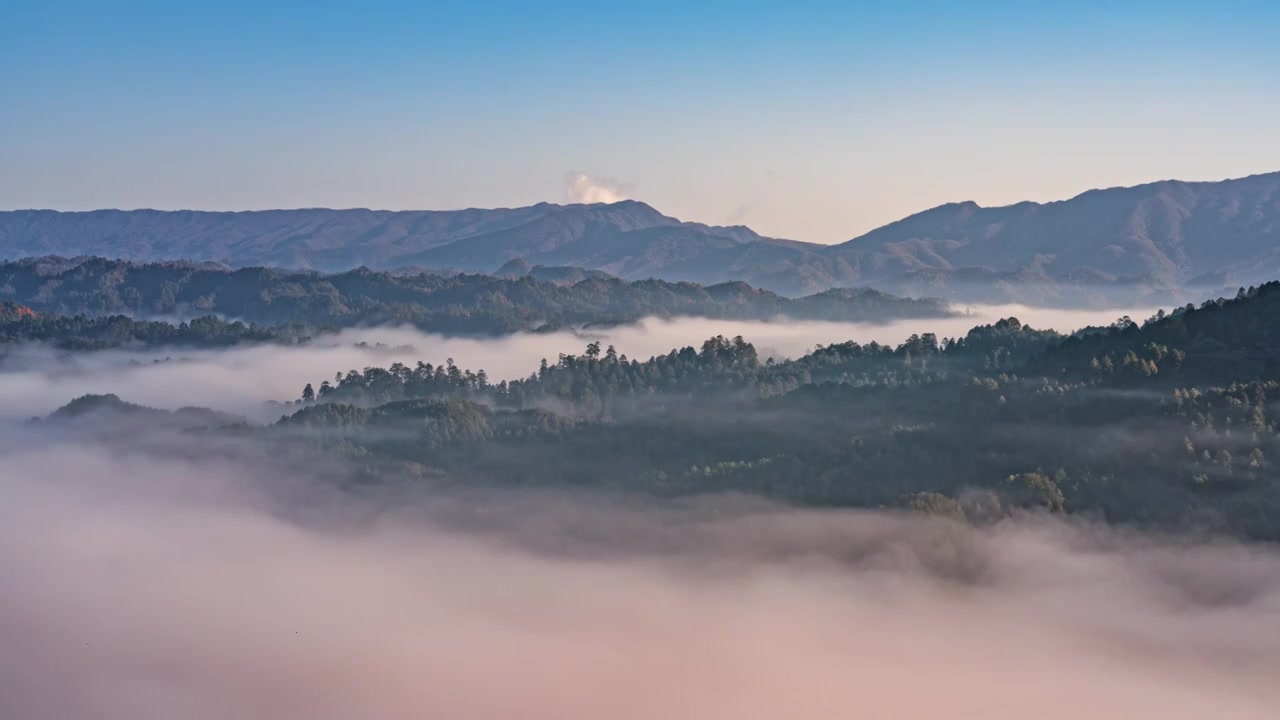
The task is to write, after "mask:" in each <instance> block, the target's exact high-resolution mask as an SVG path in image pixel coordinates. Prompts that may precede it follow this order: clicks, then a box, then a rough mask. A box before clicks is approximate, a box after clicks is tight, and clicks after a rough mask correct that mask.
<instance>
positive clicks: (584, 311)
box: [0, 258, 951, 334]
mask: <svg viewBox="0 0 1280 720" xmlns="http://www.w3.org/2000/svg"><path fill="white" fill-rule="evenodd" d="M0 300H3V301H9V302H14V303H18V304H21V305H25V306H28V307H30V308H32V309H33V310H35V311H38V312H48V313H53V314H61V315H88V316H95V315H114V314H125V315H130V316H134V317H145V316H149V315H185V316H194V315H209V314H216V315H220V316H229V317H236V318H242V319H244V320H245V321H247V322H254V323H259V324H263V325H278V324H288V323H294V324H302V325H312V326H314V325H335V326H341V327H348V326H353V325H373V324H385V323H411V324H414V325H417V326H418V327H420V328H422V329H424V330H431V331H435V332H443V333H456V334H497V333H508V332H515V331H520V330H527V329H536V328H540V327H548V328H555V327H564V326H581V325H587V324H596V325H609V324H620V323H627V322H634V321H636V320H638V319H640V318H643V317H647V316H651V315H656V316H666V317H670V316H700V317H709V318H720V319H753V320H768V319H771V318H774V317H778V316H785V317H790V318H794V319H804V320H840V321H861V322H880V321H888V320H893V319H898V318H922V317H944V316H947V315H950V314H951V311H950V310H949V308H948V307H947V305H946V304H945V303H943V302H942V301H939V300H931V299H911V298H898V297H894V296H892V295H887V294H885V293H881V292H877V291H875V290H870V289H856V290H853V289H839V290H830V291H827V292H824V293H820V294H817V295H811V296H808V297H803V298H795V299H791V298H786V297H783V296H780V295H776V294H774V293H771V292H768V291H765V290H758V289H755V288H752V287H751V286H749V285H747V284H745V283H741V282H730V283H724V284H720V285H711V286H702V285H696V284H693V283H685V282H678V283H676V282H665V281H660V280H644V281H637V282H626V281H623V280H619V279H616V278H610V277H596V276H593V277H588V278H586V279H584V280H582V281H580V282H576V283H571V284H567V283H557V282H549V281H544V280H539V279H536V278H534V277H529V276H525V277H514V278H513V277H492V276H487V275H453V276H444V275H434V274H427V273H423V274H418V275H403V274H393V273H388V272H373V271H371V270H367V269H364V268H361V269H358V270H353V271H350V272H345V273H340V274H336V275H325V274H321V273H316V272H298V271H284V270H271V269H267V268H243V269H239V270H228V269H224V268H218V267H210V266H208V265H207V264H204V265H200V264H193V263H185V262H175V263H153V264H135V263H130V262H125V261H119V260H106V259H101V258H76V259H65V258H39V259H27V260H21V261H14V262H5V263H0Z"/></svg>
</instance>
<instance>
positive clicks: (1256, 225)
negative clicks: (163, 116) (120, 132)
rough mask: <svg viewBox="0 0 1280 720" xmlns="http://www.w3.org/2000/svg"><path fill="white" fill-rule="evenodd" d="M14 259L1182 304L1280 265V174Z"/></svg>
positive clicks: (30, 240)
mask: <svg viewBox="0 0 1280 720" xmlns="http://www.w3.org/2000/svg"><path fill="white" fill-rule="evenodd" d="M0 253H3V255H0V257H6V258H11V259H13V258H19V257H25V256H40V255H49V254H56V255H68V256H71V255H101V256H106V257H119V258H123V259H127V260H136V261H167V260H180V259H193V260H210V261H217V262H222V263H226V264H229V265H231V266H235V267H244V266H254V265H267V266H275V267H288V268H310V269H318V270H323V271H328V272H341V271H346V270H351V269H354V268H356V267H359V266H368V267H372V268H375V269H393V268H397V267H403V266H415V265H416V266H422V267H428V268H440V269H454V270H462V271H467V272H484V273H492V272H495V271H496V270H497V269H498V268H499V267H500V266H502V265H504V264H505V263H508V262H510V261H513V260H523V261H525V262H527V263H529V264H531V265H546V266H573V267H579V268H583V269H586V270H600V271H603V272H606V273H609V274H611V275H616V276H618V277H621V278H624V279H630V280H638V279H647V278H660V279H665V280H675V281H681V280H686V281H692V282H699V283H704V284H707V283H719V282H725V281H729V280H744V281H746V282H749V283H751V284H752V285H755V286H757V287H761V288H765V289H769V290H773V291H775V292H780V293H783V294H804V293H812V292H816V291H820V290H824V289H828V288H831V287H840V286H849V285H869V286H873V287H878V288H881V289H885V290H889V291H891V292H895V293H898V294H908V295H931V296H932V295H940V296H945V297H952V298H963V299H971V300H972V299H976V300H1006V299H1018V300H1024V301H1034V302H1086V301H1093V302H1108V301H1110V302H1126V301H1132V300H1133V299H1134V298H1136V297H1148V298H1153V299H1155V300H1157V301H1159V302H1168V301H1171V300H1175V299H1177V298H1178V297H1179V295H1178V294H1177V292H1175V291H1176V290H1177V289H1179V288H1184V287H1191V288H1203V289H1207V290H1217V289H1221V288H1222V287H1225V286H1226V285H1227V284H1230V283H1235V284H1248V283H1256V282H1260V281H1262V280H1265V279H1269V278H1270V277H1272V276H1274V275H1275V274H1276V272H1277V270H1278V269H1280V173H1271V174H1267V175H1256V176H1252V177H1247V178H1240V179H1235V180H1225V181H1222V182H1180V181H1165V182H1157V183H1150V184H1147V185H1140V186H1137V187H1128V188H1109V189H1104V190H1090V191H1088V192H1085V193H1083V194H1081V195H1079V196H1077V197H1074V198H1071V199H1069V200H1063V201H1060V202H1051V203H1043V204H1042V203H1033V202H1024V203H1018V204H1016V205H1011V206H1008V207H996V208H983V207H980V206H978V205H977V204H975V203H973V202H963V203H954V204H949V205H943V206H941V207H937V208H934V209H932V210H927V211H924V212H921V213H918V214H916V215H912V216H910V217H907V218H904V219H902V220H899V221H897V222H894V223H891V224H889V225H886V226H884V227H881V228H879V229H876V230H873V231H872V232H870V233H867V234H865V235H863V236H861V237H858V238H855V239H853V240H850V241H849V242H847V243H843V244H840V245H834V246H825V245H818V244H813V243H803V242H796V241H791V240H779V239H776V238H767V237H762V236H760V235H758V234H757V233H755V232H753V231H751V230H750V229H748V228H745V227H716V226H709V225H702V224H699V223H689V222H681V221H679V220H676V219H675V218H671V217H668V216H665V215H663V214H662V213H660V212H658V211H657V210H655V209H654V208H652V207H650V206H648V205H646V204H644V203H641V202H636V201H633V200H627V201H623V202H618V203H614V204H596V205H553V204H549V203H541V204H538V205H533V206H530V207H524V208H510V209H506V208H504V209H494V210H479V209H470V210H453V211H403V212H392V211H376V210H363V209H359V210H328V209H305V210H270V211H260V212H196V211H173V212H164V211H156V210H134V211H119V210H99V211H93V212H68V213H63V212H55V211H48V210H20V211H11V212H0Z"/></svg>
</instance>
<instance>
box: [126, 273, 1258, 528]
mask: <svg viewBox="0 0 1280 720" xmlns="http://www.w3.org/2000/svg"><path fill="white" fill-rule="evenodd" d="M1275 301H1276V286H1272V285H1267V286H1263V287H1261V288H1254V289H1251V290H1246V291H1244V292H1242V293H1241V294H1240V296H1239V297H1238V298H1237V299H1233V300H1228V301H1222V302H1214V303H1211V304H1209V305H1206V306H1204V307H1202V308H1192V309H1186V308H1183V309H1182V310H1180V311H1179V312H1178V313H1176V314H1175V315H1176V316H1175V317H1161V316H1158V317H1156V318H1153V319H1152V320H1150V321H1148V322H1146V323H1144V324H1141V325H1139V324H1137V323H1133V322H1131V321H1127V320H1124V321H1120V322H1117V323H1115V324H1114V325H1113V326H1111V327H1108V328H1092V329H1088V330H1086V331H1084V332H1082V333H1079V334H1077V335H1075V336H1072V337H1071V338H1066V339H1064V338H1063V337H1061V336H1059V335H1058V334H1057V333H1054V332H1052V331H1040V330H1035V329H1033V328H1029V327H1027V326H1025V325H1023V324H1022V323H1020V322H1018V321H1017V320H1014V319H1007V320H1002V321H1000V322H997V323H994V324H991V325H985V326H981V327H977V328H974V329H973V330H971V331H970V332H969V333H967V334H966V335H965V336H964V337H963V338H954V339H945V338H942V339H940V338H938V337H936V336H934V335H930V334H922V335H918V336H914V337H912V338H910V339H908V340H907V341H906V342H904V343H902V344H900V345H898V346H896V347H888V346H885V345H880V344H876V343H868V344H865V345H863V344H858V343H837V344H833V345H829V346H826V347H820V348H818V349H816V350H815V351H813V352H811V353H809V354H807V355H805V356H803V357H800V358H796V359H794V360H781V361H772V360H769V359H762V357H761V355H760V353H759V352H758V351H757V350H756V348H755V347H754V346H752V345H751V344H750V343H749V342H747V341H746V340H744V339H742V338H725V337H720V336H717V337H713V338H710V339H708V340H707V341H706V342H704V343H703V344H702V345H701V346H700V347H687V348H681V349H676V350H672V351H671V352H669V353H665V354H662V355H657V356H654V357H651V358H648V359H645V360H640V359H635V358H628V357H626V356H625V355H622V354H620V353H618V352H616V351H615V350H614V349H613V348H610V347H607V346H605V347H602V346H601V344H599V343H591V344H590V345H588V346H587V347H586V349H585V350H584V351H583V352H582V353H580V354H572V355H563V356H560V357H558V358H556V359H555V360H554V361H544V362H543V363H542V364H541V366H540V367H538V368H536V369H534V368H530V374H529V375H528V376H527V377H525V378H522V379H518V380H514V381H502V382H493V381H491V380H490V379H489V378H488V376H487V375H486V374H485V373H484V371H483V370H480V369H476V370H471V369H464V368H461V367H459V366H458V365H457V364H456V363H454V362H452V361H450V360H447V359H446V360H445V361H444V362H443V363H440V364H431V363H428V362H420V363H417V364H415V365H412V366H410V365H406V364H396V365H392V366H390V367H387V368H365V369H362V370H351V371H348V372H345V373H338V374H337V375H335V376H334V377H333V378H332V379H328V380H325V381H324V382H319V383H317V382H315V381H314V380H319V379H318V378H317V379H314V380H313V382H311V383H308V384H306V387H305V388H304V389H303V393H302V397H301V398H300V399H299V400H298V401H296V402H294V403H292V404H291V406H290V407H287V408H284V411H285V412H284V414H285V415H286V416H285V417H284V418H282V419H281V420H280V421H279V422H278V423H276V424H274V425H271V426H268V427H265V428H260V429H258V430H255V431H252V434H253V435H254V437H256V438H259V439H261V440H262V441H263V442H266V443H269V444H279V446H280V447H282V448H289V449H291V451H297V450H298V448H300V447H301V448H308V449H307V451H306V452H308V453H310V454H313V455H314V454H315V453H339V454H342V455H344V456H346V457H348V458H349V459H350V460H351V461H353V462H354V463H355V466H356V467H357V468H359V471H358V472H360V473H362V477H363V478H365V479H376V478H378V477H390V475H389V474H394V475H396V476H400V475H403V474H404V473H406V472H407V473H409V474H410V475H414V476H417V477H420V478H422V479H423V481H424V482H431V483H458V484H467V485H470V484H485V485H488V484H500V485H530V486H538V485H569V486H581V487H602V486H604V487H609V488H618V489H623V490H626V491H631V492H642V493H656V494H660V495H683V494H698V493H709V492H745V493H753V494H759V495H763V496H767V497H770V498H774V499H777V500H780V501H784V502H790V503H801V504H806V505H813V506H818V507H831V506H839V507H871V508H876V507H899V508H911V509H915V510H918V511H922V512H931V513H937V514H941V515H946V516H950V517H956V518H964V519H967V520H973V521H987V520H990V519H993V518H998V517H1001V516H1003V515H1004V514H1006V513H1008V512H1009V511H1010V510H1011V509H1016V508H1024V507H1036V508H1040V509H1043V510H1046V511H1050V512H1068V513H1079V514H1083V515H1087V516H1090V517H1099V518H1104V519H1107V520H1109V521H1114V522H1121V523H1133V524H1140V525H1143V526H1148V527H1159V528H1166V529H1178V530H1187V529H1197V528H1204V529H1209V530H1212V531H1217V532H1228V533H1231V534H1235V535H1240V536H1245V537H1250V538H1263V539H1270V540H1277V539H1280V468H1278V467H1277V465H1276V460H1277V458H1280V408H1277V407H1276V398H1280V382H1277V379H1276V378H1273V377H1271V376H1270V375H1269V373H1270V372H1271V371H1272V370H1273V369H1274V367H1275V358H1276V356H1277V353H1278V352H1280V351H1277V349H1276V348H1275V346H1273V345H1270V344H1269V342H1270V341H1269V340H1267V338H1269V337H1271V334H1273V333H1274V329H1273V328H1270V327H1269V324H1268V322H1267V321H1266V319H1265V311H1266V309H1267V308H1268V307H1269V305H1270V304H1271V303H1274V302H1275ZM1179 328H1182V329H1181V330H1180V329H1179ZM1250 328H1252V329H1253V330H1254V331H1256V333H1254V334H1251V333H1250V331H1249V329H1250ZM1184 331H1185V336H1184V335H1183V333H1184ZM1180 337H1181V338H1183V339H1182V340H1179V338H1180ZM1206 343H1210V344H1212V343H1219V344H1218V345H1213V350H1212V352H1213V353H1215V355H1213V356H1212V357H1230V356H1233V355H1240V356H1245V357H1248V358H1249V362H1236V363H1230V362H1211V361H1209V360H1207V359H1206V360H1203V361H1202V360H1200V359H1198V353H1200V352H1201V351H1202V348H1203V347H1204V346H1205V344H1206ZM1135 348H1136V350H1135ZM1147 349H1150V351H1149V352H1148V350H1147ZM1131 351H1132V352H1133V353H1134V356H1135V357H1137V358H1139V360H1141V361H1142V364H1143V366H1144V368H1145V369H1146V370H1147V371H1139V370H1138V368H1137V364H1138V361H1136V360H1135V361H1126V360H1125V358H1127V357H1128V356H1129V353H1130V352H1131ZM1144 353H1145V354H1144ZM1179 356H1181V357H1182V361H1181V362H1178V361H1176V360H1175V358H1178V357H1179ZM1098 357H1112V358H1119V359H1120V360H1119V364H1118V365H1117V364H1116V363H1115V362H1114V361H1113V363H1112V365H1113V367H1112V369H1111V370H1107V369H1105V367H1104V366H1103V364H1102V363H1101V362H1099V363H1098V364H1096V365H1095V363H1094V362H1093V361H1094V359H1095V358H1098ZM1267 360H1271V362H1267ZM1151 363H1154V364H1155V367H1154V369H1152V368H1151V367H1150V366H1149V364H1151ZM1121 368H1130V369H1128V370H1122V369H1121ZM134 414H135V415H136V414H137V413H134ZM273 447H274V445H273Z"/></svg>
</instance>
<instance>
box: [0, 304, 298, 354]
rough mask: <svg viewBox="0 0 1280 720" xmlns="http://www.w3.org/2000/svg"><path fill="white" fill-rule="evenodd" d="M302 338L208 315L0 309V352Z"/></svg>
mask: <svg viewBox="0 0 1280 720" xmlns="http://www.w3.org/2000/svg"><path fill="white" fill-rule="evenodd" d="M307 339H308V332H307V330H305V329H304V328H301V327H296V326H293V327H289V326H286V327H263V326H261V325H256V324H245V323H243V322H240V321H239V320H236V321H234V322H228V321H226V320H223V319H221V318H219V317H217V316H214V315H207V316H204V317H198V318H193V319H191V320H186V321H183V322H177V323H169V322H162V321H158V320H135V319H133V318H131V317H128V316H125V315H98V316H93V317H90V316H86V315H76V316H72V317H68V316H66V315H53V314H49V313H39V314H37V313H34V312H29V313H27V314H18V315H6V314H4V313H3V308H0V348H3V347H4V346H12V345H19V344H22V343H30V342H35V343H44V344H47V345H51V346H53V347H55V348H58V349H60V350H69V351H86V350H105V349H109V348H124V347H133V346H142V347H157V346H164V347H202V348H215V347H229V346H231V345H238V344H241V343H264V342H272V343H297V342H304V341H306V340H307Z"/></svg>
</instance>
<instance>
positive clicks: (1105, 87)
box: [0, 0, 1280, 242]
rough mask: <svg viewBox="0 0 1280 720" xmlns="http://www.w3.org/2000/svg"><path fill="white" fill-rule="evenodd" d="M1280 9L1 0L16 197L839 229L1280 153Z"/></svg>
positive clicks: (1190, 175)
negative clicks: (592, 212)
mask: <svg viewBox="0 0 1280 720" xmlns="http://www.w3.org/2000/svg"><path fill="white" fill-rule="evenodd" d="M1278 27H1280V2H1276V1H1275V0H1219V1H1218V2H1184V1H1179V0H1166V1H1165V2H1159V3H1155V2H1146V1H1145V0H1139V1H1135V2H1119V3H1117V2H1092V1H1082V2H1078V3H1058V4H1055V3H1039V2H1011V1H992V2H984V3H944V2H915V3H888V2H883V3H881V2H876V3H870V2H848V3H821V2H803V1H800V2H787V3H781V2H778V3H757V2H749V1H739V2H697V3H678V2H668V1H666V0H654V1H653V2H646V3H641V4H623V3H567V2H558V1H549V2H518V3H517V2H420V3H419V2H363V3H354V2H349V3H332V2H301V1H300V0H280V1H278V2H272V3H258V2H240V1H238V0H230V1H228V2H220V3H196V2H150V1H148V2H63V1H61V0H39V1H37V0H9V2H6V3H3V4H2V5H0V98H3V99H2V100H0V209H15V208H30V207H40V208H55V209H64V210H83V209H94V208H102V207H121V208H136V207H155V208H164V209H173V208H195V209H262V208H274V207H314V206H328V207H375V208H389V209H410V208H413V209H448V208H459V207H470V206H488V207H492V206H515V205H525V204H531V203H535V202H539V201H543V200H549V201H557V202H561V201H565V200H566V199H586V200H607V199H611V198H612V197H615V196H619V197H620V196H626V197H633V198H636V199H640V200H644V201H646V202H648V203H650V204H652V205H654V206H655V207H657V208H658V209H660V210H662V211H663V212H665V213H667V214H670V215H674V216H677V217H680V218H682V219H686V220H697V221H702V222H708V223H715V224H729V223H744V224H748V225H750V226H752V227H753V228H755V229H757V230H758V231H760V232H763V233H766V234H770V235H774V236H780V237H791V238H796V239H803V240H813V241H822V242H832V241H840V240H846V239H849V238H851V237H854V236H856V235H858V234H860V233H862V232H865V231H866V230H869V229H871V228H873V227H876V226H878V225H881V224H883V223H885V222H890V221H892V220H895V219H898V218H900V217H902V216H904V215H907V214H909V213H911V212H915V211H918V210H922V209H925V208H928V207H932V206H935V205H938V204H941V203H943V202H949V201H957V200H976V201H978V202H979V203H981V204H984V205H997V204H1006V203H1011V202H1015V201H1018V200H1023V199H1031V200H1040V201H1045V200H1055V199H1063V198H1067V197H1071V196H1073V195H1075V194H1078V193H1079V192H1082V191H1084V190H1086V189H1089V188H1092V187H1100V186H1113V185H1129V184H1136V183H1141V182H1146V181H1152V180H1158V179H1167V178H1178V179H1186V180H1217V179H1222V178H1226V177H1238V176H1243V175H1249V174H1253V173H1260V172H1269V171H1275V170H1280V143H1277V142H1275V128H1276V127H1280V44H1278V43H1276V42H1275V37H1274V34H1275V30H1276V28H1278ZM583 176H585V177H583ZM588 178H590V179H588Z"/></svg>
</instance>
